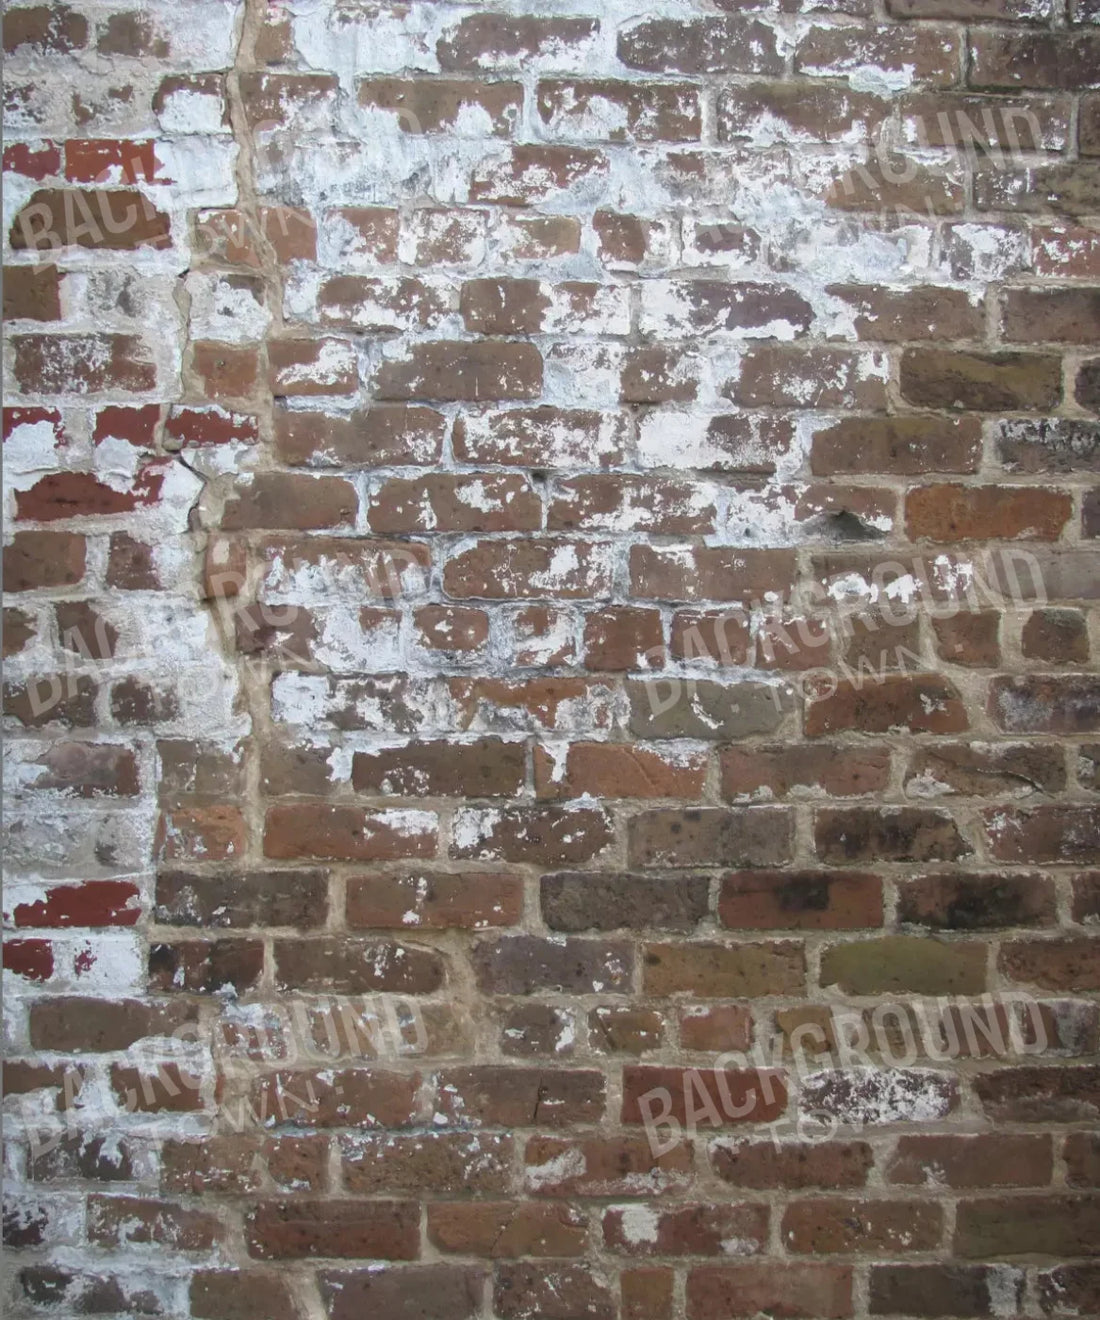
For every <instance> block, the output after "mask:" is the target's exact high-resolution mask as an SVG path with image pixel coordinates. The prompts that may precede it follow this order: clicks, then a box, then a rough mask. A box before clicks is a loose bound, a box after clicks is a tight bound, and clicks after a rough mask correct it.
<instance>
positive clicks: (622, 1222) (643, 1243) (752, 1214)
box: [603, 1204, 768, 1256]
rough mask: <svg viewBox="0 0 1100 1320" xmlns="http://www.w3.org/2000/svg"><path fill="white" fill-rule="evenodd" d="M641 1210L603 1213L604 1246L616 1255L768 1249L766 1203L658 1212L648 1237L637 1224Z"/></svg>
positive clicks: (717, 1253) (632, 1208)
mask: <svg viewBox="0 0 1100 1320" xmlns="http://www.w3.org/2000/svg"><path fill="white" fill-rule="evenodd" d="M638 1218H639V1216H638V1214H637V1207H636V1206H626V1207H621V1206H611V1207H610V1208H609V1209H607V1210H606V1211H604V1216H603V1239H604V1245H605V1246H606V1247H608V1248H610V1250H612V1251H619V1252H624V1253H630V1254H632V1255H645V1256H720V1255H726V1254H729V1252H730V1243H731V1242H736V1244H737V1245H736V1247H735V1248H734V1250H735V1251H736V1254H737V1255H739V1256H749V1255H756V1254H757V1253H759V1252H761V1251H762V1250H763V1249H764V1245H765V1240H766V1238H767V1232H768V1209H767V1207H766V1206H763V1205H753V1204H746V1205H685V1206H677V1207H676V1208H675V1209H660V1210H656V1211H654V1212H653V1219H652V1220H651V1221H650V1222H649V1223H648V1224H647V1231H646V1233H645V1234H638V1233H636V1232H635V1231H634V1226H635V1224H636V1222H637V1220H638Z"/></svg>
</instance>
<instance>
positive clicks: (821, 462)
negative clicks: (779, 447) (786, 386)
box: [810, 417, 981, 477]
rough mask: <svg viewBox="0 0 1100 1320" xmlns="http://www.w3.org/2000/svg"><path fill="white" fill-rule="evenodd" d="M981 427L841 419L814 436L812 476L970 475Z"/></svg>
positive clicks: (964, 420) (961, 422)
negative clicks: (852, 474)
mask: <svg viewBox="0 0 1100 1320" xmlns="http://www.w3.org/2000/svg"><path fill="white" fill-rule="evenodd" d="M980 458H981V428H980V426H979V425H978V423H977V421H976V419H975V418H973V417H957V418H940V417H883V418H879V417H845V418H842V419H841V420H840V421H837V422H833V423H832V424H831V425H829V426H827V427H825V428H824V429H823V430H819V431H816V432H815V433H814V441H813V449H812V450H811V453H810V464H811V468H812V470H813V472H814V474H815V475H816V476H823V477H827V476H837V475H840V474H844V473H851V472H889V473H897V474H898V475H900V476H920V475H923V474H925V473H941V472H973V471H975V470H976V469H977V467H978V463H979V460H980Z"/></svg>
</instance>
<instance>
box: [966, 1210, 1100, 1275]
mask: <svg viewBox="0 0 1100 1320" xmlns="http://www.w3.org/2000/svg"><path fill="white" fill-rule="evenodd" d="M1098 1230H1100V1198H1098V1197H1089V1196H1018V1197H1012V1198H1011V1199H1008V1198H1003V1199H997V1198H993V1197H990V1198H988V1199H985V1200H978V1201H962V1202H960V1203H959V1207H958V1215H957V1220H956V1227H955V1242H954V1249H955V1251H956V1252H957V1253H958V1254H959V1255H960V1256H964V1257H971V1258H975V1257H978V1258H981V1257H984V1258H986V1259H988V1258H989V1257H993V1258H994V1259H1004V1258H1005V1257H1008V1258H1012V1257H1014V1256H1080V1255H1085V1254H1089V1253H1092V1252H1094V1251H1095V1250H1096V1241H1097V1233H1098Z"/></svg>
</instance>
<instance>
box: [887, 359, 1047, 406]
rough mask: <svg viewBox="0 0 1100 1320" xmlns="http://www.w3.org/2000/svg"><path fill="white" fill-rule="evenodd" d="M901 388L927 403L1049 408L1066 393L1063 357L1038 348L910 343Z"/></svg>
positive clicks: (916, 400) (915, 400) (918, 402)
mask: <svg viewBox="0 0 1100 1320" xmlns="http://www.w3.org/2000/svg"><path fill="white" fill-rule="evenodd" d="M900 380H901V392H902V394H903V395H904V397H905V398H906V400H907V401H908V402H909V403H912V404H916V405H917V406H918V407H922V408H954V409H962V410H970V411H976V412H1009V411H1012V412H1015V411H1019V412H1044V411H1046V410H1047V409H1049V408H1055V407H1057V405H1058V404H1059V402H1060V401H1061V398H1062V373H1061V363H1060V361H1059V359H1058V358H1056V357H1050V356H1047V355H1043V354H1038V353H1009V352H1000V353H963V352H958V351H952V350H949V349H942V348H907V349H906V350H905V352H904V353H903V354H902V357H901V377H900Z"/></svg>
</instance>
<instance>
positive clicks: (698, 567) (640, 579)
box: [630, 545, 794, 603]
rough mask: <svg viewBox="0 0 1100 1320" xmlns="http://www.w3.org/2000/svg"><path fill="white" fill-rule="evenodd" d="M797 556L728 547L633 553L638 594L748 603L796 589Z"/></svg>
mask: <svg viewBox="0 0 1100 1320" xmlns="http://www.w3.org/2000/svg"><path fill="white" fill-rule="evenodd" d="M793 577H794V556H793V554H792V553H791V552H790V551H789V550H727V549H725V548H724V547H719V546H715V547H694V546H685V547H682V548H681V547H674V548H671V549H665V548H663V547H656V546H646V545H639V546H634V547H633V548H632V549H631V554H630V579H631V589H632V591H633V592H634V593H635V594H636V595H638V596H641V597H647V598H650V599H655V600H686V601H693V600H729V601H744V602H746V603H748V602H749V601H750V600H752V599H753V598H755V597H763V596H764V595H765V594H766V593H768V592H776V593H783V592H786V591H789V590H790V587H791V584H792V581H793Z"/></svg>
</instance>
